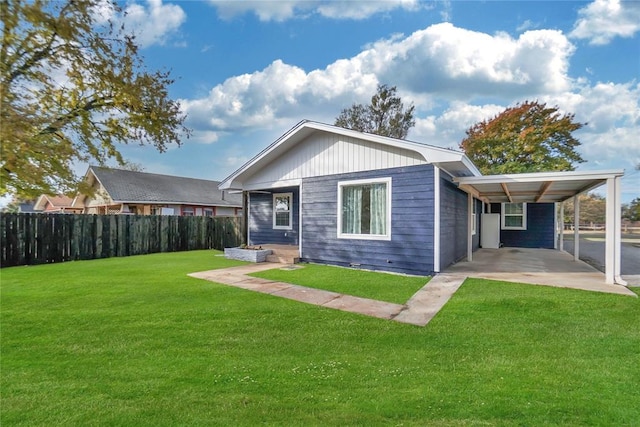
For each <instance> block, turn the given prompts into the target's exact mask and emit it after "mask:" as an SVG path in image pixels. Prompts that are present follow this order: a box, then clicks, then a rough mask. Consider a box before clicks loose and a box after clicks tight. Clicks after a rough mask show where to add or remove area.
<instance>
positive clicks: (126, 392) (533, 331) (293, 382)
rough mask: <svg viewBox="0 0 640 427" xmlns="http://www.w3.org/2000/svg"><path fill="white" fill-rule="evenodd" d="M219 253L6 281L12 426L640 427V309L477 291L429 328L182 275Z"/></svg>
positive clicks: (5, 371)
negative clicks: (600, 426)
mask: <svg viewBox="0 0 640 427" xmlns="http://www.w3.org/2000/svg"><path fill="white" fill-rule="evenodd" d="M215 254H219V252H215V251H194V252H179V253H163V254H154V255H146V256H136V257H127V258H109V259H103V260H94V261H77V262H69V263H63V264H49V265H41V266H35V267H13V268H5V269H2V282H1V291H2V294H1V300H2V310H0V323H1V325H0V326H1V327H2V334H1V335H0V340H1V341H0V344H1V346H0V348H1V349H2V357H1V358H0V368H1V371H2V375H1V376H0V390H2V405H0V424H2V426H10V425H24V426H34V425H42V426H53V425H136V426H168V425H200V426H205V425H221V426H228V425H233V426H245V425H246V426H255V425H296V426H302V425H304V426H318V425H323V426H324V425H351V426H357V425H367V426H369V425H371V426H377V425H404V426H429V425H436V426H480V425H499V426H523V425H527V426H538V425H540V426H543V425H544V426H557V425H558V426H559V425H562V426H585V425H602V426H635V425H640V407H639V406H638V404H637V402H638V401H640V388H639V387H638V378H640V364H638V342H640V328H638V327H637V319H640V302H639V301H640V300H639V299H637V298H631V297H627V296H620V295H608V294H603V293H597V292H585V291H576V290H571V289H560V288H549V287H546V286H532V285H520V284H514V283H502V282H494V281H489V280H479V279H469V280H467V281H465V283H464V284H463V285H462V287H461V288H460V289H459V290H458V292H456V294H455V295H454V296H453V297H452V298H451V300H450V301H449V302H448V303H447V304H446V305H445V306H444V308H443V309H442V310H441V311H440V312H439V313H438V315H437V316H436V317H435V318H434V319H433V320H432V321H431V322H430V323H429V325H428V326H427V327H424V328H421V327H416V326H412V325H405V324H401V323H397V322H391V321H385V320H381V319H375V318H371V317H367V316H362V315H358V314H354V313H346V312H341V311H337V310H331V309H327V308H323V307H318V306H313V305H309V304H304V303H299V302H295V301H290V300H287V299H284V298H278V297H275V296H272V295H265V294H260V293H256V292H250V291H245V290H242V289H238V288H234V287H230V286H223V285H219V284H216V283H212V282H208V281H205V280H199V279H194V278H190V277H188V276H187V275H186V274H187V273H190V272H195V271H203V270H208V269H213V268H222V267H227V266H233V265H239V264H241V263H240V262H236V261H231V260H226V259H225V258H223V257H220V256H215ZM359 273H364V272H359Z"/></svg>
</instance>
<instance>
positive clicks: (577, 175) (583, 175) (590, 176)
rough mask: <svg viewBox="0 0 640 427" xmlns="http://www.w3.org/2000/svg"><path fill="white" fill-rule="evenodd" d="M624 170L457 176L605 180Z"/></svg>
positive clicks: (474, 180)
mask: <svg viewBox="0 0 640 427" xmlns="http://www.w3.org/2000/svg"><path fill="white" fill-rule="evenodd" d="M623 175H624V170H622V169H612V170H600V171H569V172H534V173H522V174H507V175H485V176H469V177H459V178H455V179H454V181H455V182H458V183H460V184H471V185H473V184H499V183H502V182H537V181H579V180H581V179H585V180H604V179H608V178H615V177H618V176H623Z"/></svg>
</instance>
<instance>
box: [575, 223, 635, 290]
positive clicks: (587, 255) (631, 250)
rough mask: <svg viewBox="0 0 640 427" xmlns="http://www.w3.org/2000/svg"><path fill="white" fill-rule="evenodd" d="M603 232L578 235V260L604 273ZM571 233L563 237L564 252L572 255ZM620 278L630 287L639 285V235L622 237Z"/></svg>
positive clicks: (624, 235)
mask: <svg viewBox="0 0 640 427" xmlns="http://www.w3.org/2000/svg"><path fill="white" fill-rule="evenodd" d="M604 237H605V236H604V232H588V233H585V232H582V233H580V259H581V260H583V261H584V262H586V263H588V264H590V265H592V266H593V267H595V268H597V269H598V270H600V271H604V254H605V238H604ZM573 243H574V242H573V232H571V233H565V235H564V250H565V251H567V252H569V253H571V254H573ZM620 271H621V273H622V278H623V279H625V280H626V281H627V282H628V283H629V284H630V285H636V286H638V285H640V235H638V234H623V235H622V253H621V257H620Z"/></svg>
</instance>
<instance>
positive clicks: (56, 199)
mask: <svg viewBox="0 0 640 427" xmlns="http://www.w3.org/2000/svg"><path fill="white" fill-rule="evenodd" d="M47 203H49V205H50V208H49V210H52V209H61V208H70V207H71V205H72V204H73V199H72V198H71V197H67V196H63V195H57V196H51V195H48V194H42V195H41V196H40V197H38V200H36V203H35V204H34V205H33V210H35V211H43V210H45V208H46V207H47Z"/></svg>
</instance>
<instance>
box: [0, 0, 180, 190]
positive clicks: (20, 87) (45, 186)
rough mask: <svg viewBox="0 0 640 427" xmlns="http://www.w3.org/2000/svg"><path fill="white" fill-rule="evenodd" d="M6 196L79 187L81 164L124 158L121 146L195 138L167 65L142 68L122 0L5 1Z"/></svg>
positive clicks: (1, 134) (2, 186)
mask: <svg viewBox="0 0 640 427" xmlns="http://www.w3.org/2000/svg"><path fill="white" fill-rule="evenodd" d="M0 7H1V8H2V24H3V25H2V46H1V47H0V63H1V69H0V79H1V85H2V86H1V91H0V97H1V98H0V108H1V110H0V115H1V121H2V126H1V127H0V145H1V148H0V150H1V151H0V154H1V156H0V195H4V194H7V193H14V194H18V195H21V196H29V195H30V196H36V195H38V194H42V193H45V194H58V193H64V192H73V191H75V190H76V189H77V184H78V177H76V176H75V174H74V173H73V171H72V168H71V166H72V165H73V164H74V163H77V162H91V163H98V164H101V165H104V164H105V162H107V161H108V160H115V161H117V162H118V163H119V164H121V165H124V164H125V160H124V159H123V157H122V155H121V153H120V152H119V151H118V148H117V145H118V144H128V143H135V144H141V145H142V144H150V145H153V146H154V147H155V148H156V149H158V150H159V151H161V152H163V151H165V150H166V148H167V146H168V145H171V144H178V145H179V144H180V138H181V136H187V137H188V136H189V130H188V129H186V128H185V127H184V126H183V122H184V119H185V117H184V115H183V114H182V113H181V111H180V105H179V104H178V103H177V102H176V101H173V100H171V99H169V97H168V92H167V88H168V86H169V85H170V84H172V83H173V80H172V79H171V78H170V76H169V73H168V72H164V71H154V72H150V71H148V70H146V69H145V67H144V64H143V61H142V57H141V56H140V54H139V52H138V46H137V45H136V42H135V40H134V37H133V36H131V35H129V34H127V32H126V31H125V29H124V28H123V26H121V25H117V24H116V22H115V21H114V20H107V19H106V17H107V16H115V17H120V16H121V15H122V11H121V10H120V8H119V7H118V5H117V4H116V3H115V2H112V1H109V0H107V1H101V0H87V1H72V0H66V1H47V0H35V1H19V0H1V2H0Z"/></svg>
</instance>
